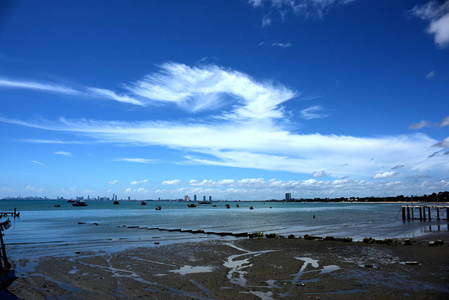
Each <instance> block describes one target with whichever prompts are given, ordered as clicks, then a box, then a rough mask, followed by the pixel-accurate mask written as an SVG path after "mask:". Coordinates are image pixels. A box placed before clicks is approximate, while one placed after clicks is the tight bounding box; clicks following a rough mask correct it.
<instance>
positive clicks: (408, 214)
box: [407, 205, 410, 220]
mask: <svg viewBox="0 0 449 300" xmlns="http://www.w3.org/2000/svg"><path fill="white" fill-rule="evenodd" d="M407 220H410V206H408V205H407Z"/></svg>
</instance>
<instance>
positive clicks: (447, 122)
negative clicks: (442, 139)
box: [440, 116, 449, 128]
mask: <svg viewBox="0 0 449 300" xmlns="http://www.w3.org/2000/svg"><path fill="white" fill-rule="evenodd" d="M445 126H449V116H447V117H446V118H444V119H443V121H441V123H440V128H441V127H445Z"/></svg>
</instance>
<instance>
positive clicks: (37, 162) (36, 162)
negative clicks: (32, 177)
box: [31, 160, 47, 167]
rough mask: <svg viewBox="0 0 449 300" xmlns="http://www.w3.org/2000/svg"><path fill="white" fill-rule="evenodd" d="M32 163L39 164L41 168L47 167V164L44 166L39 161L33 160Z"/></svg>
mask: <svg viewBox="0 0 449 300" xmlns="http://www.w3.org/2000/svg"><path fill="white" fill-rule="evenodd" d="M31 162H32V163H35V164H37V165H39V166H41V167H47V166H46V165H45V164H43V163H41V162H40V161H37V160H32V161H31Z"/></svg>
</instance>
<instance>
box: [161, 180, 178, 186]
mask: <svg viewBox="0 0 449 300" xmlns="http://www.w3.org/2000/svg"><path fill="white" fill-rule="evenodd" d="M180 183H181V180H179V179H174V180H165V181H162V184H164V185H176V184H180Z"/></svg>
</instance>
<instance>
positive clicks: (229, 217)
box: [0, 200, 448, 259]
mask: <svg viewBox="0 0 449 300" xmlns="http://www.w3.org/2000/svg"><path fill="white" fill-rule="evenodd" d="M86 203H87V204H88V206H87V207H73V206H72V205H71V204H70V203H67V202H66V201H54V200H48V201H44V200H21V201H17V200H16V201H12V200H1V201H0V211H12V210H14V208H17V211H19V212H20V217H19V218H15V219H14V218H11V217H9V218H10V219H11V221H12V227H11V228H10V229H8V230H7V231H6V232H5V238H4V239H5V242H6V244H7V247H8V254H9V255H10V256H11V257H12V258H13V259H14V257H18V258H22V257H27V256H42V255H64V254H73V253H74V252H77V251H86V250H93V251H97V250H105V251H116V250H123V249H125V248H129V247H137V246H156V245H162V244H168V243H179V242H189V241H201V240H211V239H235V238H236V237H233V236H220V235H216V234H203V233H199V234H193V233H189V232H179V231H167V230H158V229H152V228H162V229H182V230H204V231H206V232H232V233H240V232H259V231H263V232H264V233H276V234H280V235H284V236H287V235H289V234H294V235H295V236H304V235H305V234H309V235H316V236H326V235H331V236H334V237H352V238H353V239H354V240H362V239H363V238H365V237H373V238H375V239H384V238H406V237H418V236H420V235H423V234H427V233H429V232H431V231H448V222H447V220H440V221H437V220H435V218H434V219H433V220H432V221H426V222H421V221H417V220H415V221H407V222H403V221H402V218H401V213H400V212H401V204H399V203H398V204H375V203H272V202H265V203H264V202H239V203H238V204H239V206H240V207H239V208H237V207H236V204H237V203H235V202H228V203H229V204H230V206H231V208H230V209H227V208H226V207H225V204H226V203H227V202H216V203H214V204H215V205H216V207H213V206H212V205H210V204H203V205H200V204H198V206H197V207H195V208H188V207H187V203H185V202H150V201H149V202H147V205H140V202H139V201H121V202H120V204H119V205H113V204H112V202H110V201H105V202H101V201H86ZM57 204H59V205H60V206H61V207H55V205H57ZM157 205H160V206H161V207H162V210H160V211H157V210H155V207H156V206H157ZM250 206H253V207H254V209H253V210H250V209H249V207H250ZM440 214H441V215H440V217H441V218H446V211H445V210H444V211H443V210H440ZM313 216H315V218H313ZM4 219H5V217H3V220H4ZM80 223H81V224H80ZM130 227H131V228H130Z"/></svg>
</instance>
